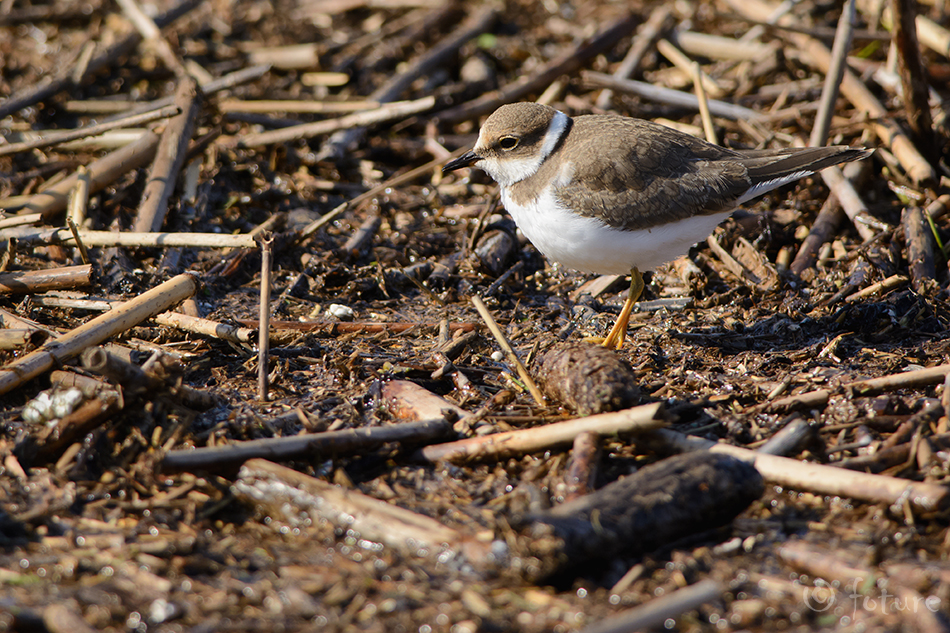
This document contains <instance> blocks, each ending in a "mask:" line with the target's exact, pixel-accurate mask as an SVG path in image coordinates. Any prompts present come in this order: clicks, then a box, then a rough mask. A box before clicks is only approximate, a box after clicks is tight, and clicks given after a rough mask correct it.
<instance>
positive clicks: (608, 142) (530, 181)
mask: <svg viewBox="0 0 950 633" xmlns="http://www.w3.org/2000/svg"><path fill="white" fill-rule="evenodd" d="M870 153H871V152H870V151H869V150H867V149H865V148H861V147H849V146H827V147H805V148H780V149H729V148H726V147H721V146H719V145H715V144H712V143H708V142H706V141H704V140H702V139H699V138H696V137H694V136H691V135H689V134H687V133H685V132H681V131H679V130H676V129H673V128H670V127H667V126H664V125H660V124H658V123H653V122H651V121H646V120H643V119H637V118H632V117H625V116H621V115H618V114H587V115H579V116H575V117H570V116H568V115H567V114H565V113H563V112H561V111H559V110H557V109H555V108H552V107H550V106H547V105H542V104H539V103H531V102H524V103H511V104H506V105H503V106H501V107H499V108H498V109H497V110H495V111H494V112H493V113H492V114H491V115H489V117H488V118H487V119H486V120H485V122H484V124H483V125H482V126H481V129H480V130H479V134H478V139H477V141H476V142H475V145H474V146H473V147H472V149H471V150H469V151H467V152H465V153H464V154H462V155H461V156H459V157H457V158H455V159H454V160H451V161H449V162H448V163H446V164H445V165H444V166H443V168H442V171H443V173H445V172H450V171H454V170H457V169H460V168H463V167H472V166H474V167H477V168H479V169H482V170H483V171H485V172H487V173H488V175H489V176H491V177H492V179H493V180H494V181H495V182H496V183H498V185H499V187H500V192H501V201H502V203H503V204H504V206H505V209H507V211H508V213H509V214H510V215H511V217H512V218H513V219H514V221H515V224H516V225H517V226H518V228H519V229H520V230H521V232H522V233H523V234H524V235H525V237H527V238H528V240H529V241H530V242H531V243H532V244H534V246H535V247H536V248H537V249H538V250H539V251H541V253H542V254H544V256H545V257H547V258H548V259H551V260H553V261H555V262H558V263H559V264H561V265H562V266H565V267H568V268H573V269H575V270H578V271H582V272H590V273H598V274H601V275H606V274H629V275H630V291H629V293H628V295H627V298H626V301H625V302H624V306H623V309H622V310H621V312H620V316H619V317H618V319H617V321H616V322H615V323H614V326H613V328H611V330H610V332H609V333H608V335H607V337H606V338H605V339H604V340H603V345H604V346H605V347H608V348H615V349H620V348H621V347H622V345H623V342H624V338H625V336H626V331H627V326H628V324H629V321H630V313H631V311H632V309H633V306H634V304H635V303H636V301H637V299H639V296H640V294H641V292H642V291H643V277H642V275H641V273H640V271H641V270H652V269H654V268H655V267H656V266H658V265H660V264H663V263H665V262H668V261H672V260H674V259H676V258H677V257H679V256H681V255H685V254H686V253H687V252H688V251H689V249H690V247H691V246H692V245H694V244H695V243H696V242H698V241H700V240H703V239H705V238H706V237H708V236H709V235H710V234H711V233H712V231H713V229H715V228H716V226H717V225H718V224H720V223H721V222H722V221H724V220H725V219H726V218H727V217H729V216H730V215H731V214H732V213H733V212H734V211H735V210H736V209H737V208H738V207H739V206H740V205H741V204H743V203H745V202H747V201H749V200H751V199H753V198H756V197H758V196H760V195H762V194H765V193H766V192H769V191H771V190H773V189H776V188H778V187H781V186H782V185H785V184H788V183H791V182H794V181H796V180H798V179H800V178H803V177H805V176H808V175H810V174H813V173H815V172H817V171H820V170H822V169H824V168H826V167H830V166H832V165H837V164H840V163H845V162H849V161H854V160H860V159H862V158H865V157H867V156H868V155H870Z"/></svg>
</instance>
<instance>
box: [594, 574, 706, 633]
mask: <svg viewBox="0 0 950 633" xmlns="http://www.w3.org/2000/svg"><path fill="white" fill-rule="evenodd" d="M724 591H725V587H723V586H722V585H721V584H719V583H718V582H717V581H715V580H701V581H699V582H697V583H696V584H694V585H690V586H688V587H683V588H682V589H677V590H676V591H674V592H673V593H671V594H669V595H666V596H662V597H660V598H654V599H653V600H650V601H649V602H647V603H645V604H641V605H640V606H638V607H634V608H633V609H630V610H628V611H625V612H624V613H621V614H620V615H615V616H613V617H610V618H607V619H606V620H602V621H600V622H598V623H597V624H594V625H592V626H588V627H586V628H584V629H583V632H582V633H628V632H629V631H640V630H642V629H648V628H651V627H659V626H660V625H662V624H663V623H665V622H667V621H669V620H671V619H672V618H676V617H679V616H680V615H682V614H684V613H686V612H687V611H692V610H693V609H695V608H696V607H698V606H700V605H702V604H705V603H707V602H711V601H713V600H717V599H718V598H719V597H720V596H721V595H722V594H723V592H724Z"/></svg>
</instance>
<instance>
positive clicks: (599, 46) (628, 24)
mask: <svg viewBox="0 0 950 633" xmlns="http://www.w3.org/2000/svg"><path fill="white" fill-rule="evenodd" d="M638 22H639V16H638V15H637V14H636V13H629V14H627V15H626V16H624V17H622V18H620V19H618V20H617V21H616V22H614V24H613V25H611V26H610V27H608V28H607V29H606V30H604V31H602V32H601V33H599V34H597V35H596V36H594V38H593V39H591V40H590V41H589V42H582V43H581V44H579V45H578V46H577V47H576V48H575V49H574V50H571V51H568V52H567V53H565V54H564V55H561V56H560V57H558V58H557V59H554V60H552V61H551V62H549V63H548V64H546V65H544V66H543V67H542V68H540V69H539V70H538V71H537V72H535V73H534V74H531V75H524V76H522V78H521V79H518V80H517V81H515V82H513V83H510V84H508V85H507V86H504V87H503V88H499V89H498V90H493V91H491V92H489V93H486V94H484V95H482V96H481V97H479V98H477V99H474V100H472V101H469V102H467V103H463V104H461V105H458V106H456V107H454V108H451V109H449V110H446V111H445V112H442V113H440V114H439V117H438V118H439V121H441V122H442V123H446V124H452V123H458V122H460V121H466V120H468V119H474V118H476V117H479V116H481V115H483V114H487V113H489V112H491V111H492V110H494V109H496V108H497V107H498V106H500V105H502V104H505V103H510V102H512V101H517V100H519V99H522V98H523V97H525V96H526V95H528V94H530V93H532V92H535V91H538V90H543V89H544V88H547V87H548V85H550V84H551V82H553V81H554V80H555V79H557V78H558V77H560V76H561V75H570V74H572V73H574V72H576V71H577V70H578V69H579V68H581V67H582V66H583V65H584V64H585V63H586V62H587V60H588V59H590V58H592V57H594V56H595V55H599V54H600V53H602V52H604V51H605V50H607V49H608V48H610V47H611V46H613V45H614V44H616V43H617V42H618V41H619V40H620V38H622V37H624V36H625V35H627V34H629V33H630V32H632V31H633V30H634V29H635V28H636V25H637V23H638ZM608 76H609V75H608Z"/></svg>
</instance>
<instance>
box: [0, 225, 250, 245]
mask: <svg viewBox="0 0 950 633" xmlns="http://www.w3.org/2000/svg"><path fill="white" fill-rule="evenodd" d="M10 238H16V239H17V240H18V241H19V243H21V244H32V243H41V244H64V245H67V246H68V245H70V244H74V243H75V238H74V237H73V234H72V232H71V231H70V230H69V229H63V228H60V229H37V228H34V227H20V228H16V229H0V240H8V239H10ZM79 239H81V240H82V242H83V244H85V245H86V246H88V247H90V248H103V247H111V246H140V247H165V248H181V247H192V248H257V242H255V241H254V236H253V235H250V234H245V235H227V234H222V233H116V232H114V231H82V230H80V231H79Z"/></svg>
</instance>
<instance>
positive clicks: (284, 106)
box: [217, 99, 382, 114]
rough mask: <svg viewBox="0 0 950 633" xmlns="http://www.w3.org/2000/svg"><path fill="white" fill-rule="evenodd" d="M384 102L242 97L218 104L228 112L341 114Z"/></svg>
mask: <svg viewBox="0 0 950 633" xmlns="http://www.w3.org/2000/svg"><path fill="white" fill-rule="evenodd" d="M381 105H382V104H381V103H380V102H379V101H367V100H359V101H356V100H350V101H310V100H306V101H303V100H300V101H295V100H290V99H285V100H282V101H274V100H268V99H257V100H254V101H247V100H242V99H226V100H224V101H222V102H220V103H218V104H217V108H218V111H219V112H221V113H223V114H227V113H229V112H241V113H244V114H272V113H274V112H287V113H291V112H292V113H295V114H341V113H344V112H361V111H364V110H375V109H377V108H379V107H380V106H381Z"/></svg>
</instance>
